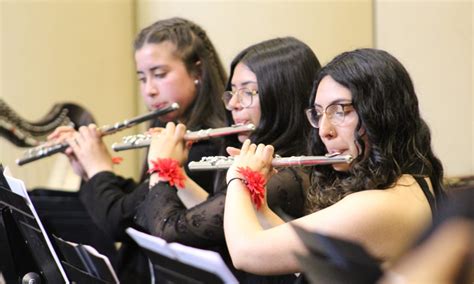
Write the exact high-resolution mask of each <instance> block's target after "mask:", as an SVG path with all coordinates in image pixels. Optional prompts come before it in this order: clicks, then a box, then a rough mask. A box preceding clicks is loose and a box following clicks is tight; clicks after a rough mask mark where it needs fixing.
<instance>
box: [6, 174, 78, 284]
mask: <svg viewBox="0 0 474 284" xmlns="http://www.w3.org/2000/svg"><path fill="white" fill-rule="evenodd" d="M3 175H4V176H5V179H6V180H7V182H8V185H9V186H10V189H11V190H12V192H14V193H15V194H18V195H20V196H21V197H23V198H24V199H25V201H26V204H27V205H28V207H29V208H30V210H31V212H32V213H33V216H34V217H35V220H36V222H37V223H38V227H39V228H40V230H41V233H42V235H43V237H44V239H45V241H46V244H47V245H48V249H49V251H50V253H51V255H52V256H53V259H54V261H55V262H56V266H57V267H58V269H59V271H60V272H61V275H62V276H63V279H64V281H65V283H67V284H69V283H70V282H69V280H68V278H67V276H66V273H65V272H64V269H63V266H62V265H61V262H60V261H59V258H58V256H57V254H56V251H55V250H54V248H53V246H52V245H51V241H50V240H49V238H48V235H47V234H46V230H45V229H44V227H43V224H42V223H41V221H40V219H39V217H38V214H37V213H36V209H35V207H34V206H33V203H32V202H31V199H30V196H29V195H28V191H27V190H26V186H25V183H24V182H23V181H22V180H20V179H16V178H14V177H12V176H11V173H10V170H9V169H8V167H5V170H4V171H3Z"/></svg>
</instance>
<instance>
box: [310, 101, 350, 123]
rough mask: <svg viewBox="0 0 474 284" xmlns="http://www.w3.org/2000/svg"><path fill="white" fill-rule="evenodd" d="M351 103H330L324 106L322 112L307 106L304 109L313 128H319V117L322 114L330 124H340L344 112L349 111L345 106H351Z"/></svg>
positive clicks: (344, 114) (344, 115) (342, 120)
mask: <svg viewBox="0 0 474 284" xmlns="http://www.w3.org/2000/svg"><path fill="white" fill-rule="evenodd" d="M351 106H352V103H348V104H332V105H328V106H327V107H326V110H325V111H324V112H321V110H320V109H316V108H314V107H313V108H308V109H306V110H305V113H306V117H307V118H308V120H309V123H311V126H313V127H314V128H319V127H320V126H321V125H320V124H321V118H322V117H323V114H324V113H325V114H326V117H327V118H328V119H329V121H330V122H331V124H332V125H341V124H342V123H343V122H344V118H345V117H346V114H347V113H348V112H349V111H347V110H346V108H347V107H351Z"/></svg>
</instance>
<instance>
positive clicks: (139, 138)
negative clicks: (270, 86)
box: [112, 124, 255, 152]
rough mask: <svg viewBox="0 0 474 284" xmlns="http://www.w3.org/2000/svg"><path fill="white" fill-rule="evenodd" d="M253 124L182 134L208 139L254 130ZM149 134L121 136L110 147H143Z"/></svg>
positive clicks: (146, 143)
mask: <svg viewBox="0 0 474 284" xmlns="http://www.w3.org/2000/svg"><path fill="white" fill-rule="evenodd" d="M254 130H255V125H253V124H236V125H232V126H228V127H221V128H209V129H202V130H198V131H188V132H187V133H186V134H185V135H184V140H188V141H189V140H191V141H198V140H204V139H209V138H213V137H221V136H226V135H232V134H237V133H242V132H249V131H254ZM151 137H152V136H151V135H148V134H138V135H131V136H125V137H123V139H122V140H123V141H122V143H114V144H112V149H113V150H114V151H117V152H118V151H124V150H130V149H138V148H145V147H148V146H150V143H151Z"/></svg>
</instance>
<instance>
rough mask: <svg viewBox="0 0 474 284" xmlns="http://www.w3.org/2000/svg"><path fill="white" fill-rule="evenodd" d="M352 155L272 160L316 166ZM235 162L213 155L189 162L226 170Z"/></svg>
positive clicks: (275, 163)
mask: <svg viewBox="0 0 474 284" xmlns="http://www.w3.org/2000/svg"><path fill="white" fill-rule="evenodd" d="M352 160H353V158H352V156H351V155H340V154H339V153H335V154H326V155H325V156H293V157H287V158H283V157H275V158H274V159H273V161H272V166H274V167H294V166H315V165H328V164H338V163H347V164H349V163H350V162H352ZM233 162H234V157H230V156H229V157H226V156H211V157H203V158H201V160H200V161H193V162H190V163H189V164H188V167H189V169H190V170H191V171H208V170H226V169H228V168H230V166H231V165H232V163H233Z"/></svg>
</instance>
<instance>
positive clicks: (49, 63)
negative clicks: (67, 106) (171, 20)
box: [0, 0, 138, 188]
mask: <svg viewBox="0 0 474 284" xmlns="http://www.w3.org/2000/svg"><path fill="white" fill-rule="evenodd" d="M0 9H1V18H0V19H1V21H0V22H1V28H2V29H1V53H0V56H1V58H0V59H1V68H0V72H1V73H0V74H1V80H0V81H1V85H0V86H1V89H0V94H1V97H2V98H3V99H4V100H5V101H6V102H7V103H8V104H9V105H10V106H11V107H12V108H14V109H15V110H16V111H17V112H18V113H19V114H20V115H21V116H22V117H23V118H25V119H26V120H30V121H36V120H38V119H40V118H41V117H43V116H44V115H46V113H47V112H48V111H49V110H50V109H51V107H52V106H53V105H54V104H55V103H57V102H64V101H71V102H76V103H79V104H81V105H83V106H85V107H86V108H87V109H88V110H90V111H91V112H92V113H93V115H94V116H95V118H96V119H97V120H98V124H99V125H102V124H109V123H114V122H118V121H121V120H124V119H127V118H130V117H132V116H135V115H136V114H137V110H136V108H137V107H136V104H137V96H138V95H136V91H135V76H134V70H135V69H134V64H133V51H132V39H133V36H134V33H135V24H134V23H135V18H134V1H133V0H122V1H120V0H118V1H106V0H88V1H82V0H76V1H61V0H49V1H34V0H31V1H25V0H2V1H0ZM121 136H122V134H116V135H115V136H114V137H110V138H108V139H107V142H109V143H110V142H113V141H114V140H120V138H121ZM21 153H22V150H20V149H18V148H16V147H13V146H12V145H11V144H10V143H8V142H6V141H5V140H3V139H0V161H2V162H3V163H4V164H5V165H8V166H10V167H12V168H13V173H14V175H15V176H17V177H19V178H22V179H23V180H25V182H26V183H27V186H28V187H29V188H31V187H36V186H44V185H47V184H48V179H49V174H50V172H51V169H52V165H53V163H54V162H55V160H56V158H53V157H51V158H47V159H44V160H42V161H38V162H35V163H32V164H29V165H25V166H23V167H21V168H20V167H16V166H15V165H14V160H15V158H17V157H19V155H20V154H21ZM56 156H58V155H56ZM135 156H136V153H132V152H129V153H126V154H124V157H125V159H126V162H125V163H124V165H121V166H120V167H118V170H119V172H122V173H127V175H129V174H133V175H136V174H137V172H138V167H137V166H136V164H137V161H136V157H135Z"/></svg>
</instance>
